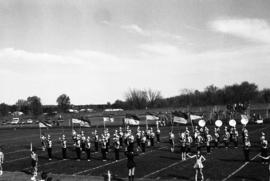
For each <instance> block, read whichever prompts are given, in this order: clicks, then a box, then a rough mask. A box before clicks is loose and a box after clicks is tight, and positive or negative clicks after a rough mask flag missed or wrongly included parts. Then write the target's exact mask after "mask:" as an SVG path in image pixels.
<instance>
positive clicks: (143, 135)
mask: <svg viewBox="0 0 270 181" xmlns="http://www.w3.org/2000/svg"><path fill="white" fill-rule="evenodd" d="M145 147H146V136H145V133H144V131H142V137H141V148H142V152H143V153H145Z"/></svg>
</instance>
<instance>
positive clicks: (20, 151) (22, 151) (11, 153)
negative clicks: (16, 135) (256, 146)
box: [5, 149, 29, 155]
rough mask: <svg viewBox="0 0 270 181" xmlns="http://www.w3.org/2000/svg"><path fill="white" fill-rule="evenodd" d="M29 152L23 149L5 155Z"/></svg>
mask: <svg viewBox="0 0 270 181" xmlns="http://www.w3.org/2000/svg"><path fill="white" fill-rule="evenodd" d="M27 151H29V150H27V149H22V150H17V151H12V152H7V153H5V155H8V154H12V153H19V152H27Z"/></svg>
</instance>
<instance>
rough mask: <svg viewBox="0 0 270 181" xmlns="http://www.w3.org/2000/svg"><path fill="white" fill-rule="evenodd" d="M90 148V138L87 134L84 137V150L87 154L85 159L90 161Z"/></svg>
mask: <svg viewBox="0 0 270 181" xmlns="http://www.w3.org/2000/svg"><path fill="white" fill-rule="evenodd" d="M90 149H91V140H90V137H89V136H88V137H87V139H86V144H85V151H86V155H87V161H90V159H91V155H90Z"/></svg>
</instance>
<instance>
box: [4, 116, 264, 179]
mask: <svg viewBox="0 0 270 181" xmlns="http://www.w3.org/2000/svg"><path fill="white" fill-rule="evenodd" d="M218 121H219V120H218ZM221 125H222V124H220V122H216V123H215V127H213V130H212V132H211V131H210V130H209V129H208V127H207V126H205V125H204V126H201V125H199V126H195V128H194V130H192V131H190V130H189V128H188V127H186V128H185V129H184V131H183V132H179V138H175V134H174V131H173V129H171V130H170V131H169V139H168V141H169V144H170V151H171V152H175V147H176V145H179V147H180V152H181V159H182V160H186V159H187V156H188V157H192V156H190V154H191V153H192V148H193V147H195V149H194V151H197V155H196V156H195V157H196V159H197V162H196V163H197V165H196V169H197V168H198V170H196V177H197V174H198V173H201V175H202V168H203V166H202V164H200V160H204V159H203V158H204V157H203V156H201V153H202V152H206V153H207V154H210V153H211V151H212V149H213V148H214V149H217V148H221V147H222V145H223V147H225V148H226V150H227V149H228V148H237V147H238V140H239V133H238V130H237V128H236V125H235V124H230V123H229V125H228V126H224V130H223V131H221ZM133 130H134V129H133ZM133 130H132V129H131V128H130V127H129V126H126V127H125V128H124V129H122V127H119V129H115V130H114V134H112V136H111V134H110V131H109V129H108V128H105V129H104V130H103V132H102V133H101V134H100V135H99V134H98V132H97V130H95V131H94V132H92V136H90V135H89V136H87V135H86V133H85V132H84V131H80V132H77V131H75V130H72V140H73V146H74V149H73V150H75V153H76V159H77V161H81V158H82V153H85V155H86V157H85V158H86V160H87V161H91V152H92V151H93V152H95V153H97V152H98V151H99V148H100V151H101V155H102V160H103V161H107V159H108V154H109V153H110V152H111V151H114V160H115V161H116V162H117V161H119V159H120V153H121V152H124V154H125V155H126V156H127V157H128V159H129V160H130V165H129V166H128V168H129V169H132V170H131V171H130V174H129V176H130V178H132V177H133V178H134V171H133V167H135V163H134V164H133V161H132V160H133V157H134V153H136V154H137V153H138V152H141V153H142V154H144V153H145V152H146V148H147V147H149V148H153V147H154V146H155V143H160V142H161V139H160V134H161V131H160V129H159V127H158V126H157V128H156V129H155V130H154V129H153V128H152V127H149V128H146V129H145V130H144V129H142V128H140V127H139V126H138V127H137V129H135V131H133ZM211 133H213V135H212V134H211ZM241 135H242V141H243V144H242V145H243V153H244V160H245V161H250V158H249V154H250V148H251V141H250V137H249V133H248V130H247V127H246V125H243V127H242V133H241ZM175 139H178V140H179V142H178V144H176V142H175ZM40 140H41V149H42V151H45V150H46V149H47V153H48V159H49V160H52V159H53V155H52V154H53V153H52V150H53V146H55V145H57V144H54V143H53V139H52V138H51V135H47V137H46V136H45V135H44V134H42V135H41V136H40ZM111 140H112V143H111ZM59 142H60V145H61V148H62V159H63V160H66V159H67V157H68V156H67V148H68V139H67V138H66V136H65V134H62V135H61V137H59ZM92 142H93V143H94V147H93V148H92V144H91V143H92ZM162 142H164V141H162ZM259 143H260V145H261V158H262V164H268V161H269V156H268V141H267V139H266V134H265V133H264V132H262V133H261V136H260V140H259ZM135 146H136V147H135ZM134 148H135V149H134ZM204 149H205V150H204ZM69 150H70V149H69ZM35 151H36V149H32V150H31V163H32V168H33V175H34V176H35V175H36V174H37V163H38V156H37V154H36V152H35ZM3 160H4V155H3V153H2V152H1V150H0V175H1V174H2V163H3ZM131 162H132V164H131ZM194 168H195V167H194ZM202 176H203V175H202Z"/></svg>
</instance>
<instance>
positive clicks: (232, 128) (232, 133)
mask: <svg viewBox="0 0 270 181" xmlns="http://www.w3.org/2000/svg"><path fill="white" fill-rule="evenodd" d="M233 135H234V127H231V128H230V142H231V143H233V142H234V140H233Z"/></svg>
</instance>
